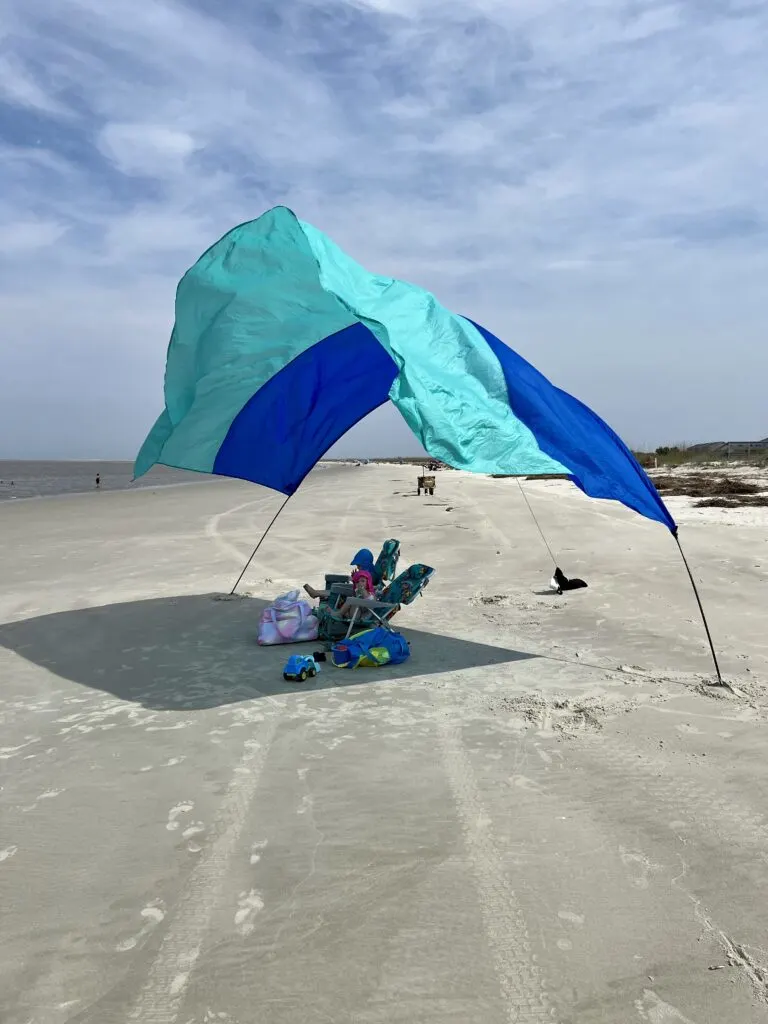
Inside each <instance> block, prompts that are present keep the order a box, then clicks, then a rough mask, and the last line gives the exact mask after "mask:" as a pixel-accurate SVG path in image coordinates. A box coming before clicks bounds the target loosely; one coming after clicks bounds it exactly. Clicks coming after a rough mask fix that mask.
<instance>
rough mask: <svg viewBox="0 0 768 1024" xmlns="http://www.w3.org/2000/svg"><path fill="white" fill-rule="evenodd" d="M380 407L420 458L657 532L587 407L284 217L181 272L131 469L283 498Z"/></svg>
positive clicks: (660, 517) (488, 339) (648, 492)
mask: <svg viewBox="0 0 768 1024" xmlns="http://www.w3.org/2000/svg"><path fill="white" fill-rule="evenodd" d="M388 400H391V401H392V402H393V404H394V405H395V406H396V407H397V409H398V410H399V411H400V413H401V414H402V415H403V417H404V419H405V420H406V422H407V423H408V425H409V426H410V428H411V430H412V431H413V433H414V434H415V435H416V437H417V438H418V439H419V441H420V442H421V443H422V445H423V446H424V448H425V449H426V450H427V451H428V452H429V454H430V455H431V456H433V457H434V458H436V459H440V460H442V461H444V462H446V463H447V464H449V465H451V466H454V467H456V468H458V469H467V470H472V471H474V472H478V473H495V474H510V475H513V474H519V475H527V476H537V475H546V474H553V473H554V474H565V475H568V476H570V477H571V478H572V479H573V480H574V482H575V483H576V484H577V485H578V486H579V487H581V488H582V489H583V490H584V491H585V492H586V493H587V494H590V495H591V496H593V497H599V498H610V499H614V500H617V501H620V502H623V504H625V505H627V506H628V507H630V508H632V509H635V510H636V511H637V512H640V513H641V514H642V515H645V516H647V517H648V518H650V519H655V520H657V521H659V522H662V523H664V524H665V525H666V526H668V527H669V528H670V529H671V530H673V531H674V530H675V529H676V527H675V524H674V521H673V519H672V517H671V516H670V514H669V512H668V511H667V509H666V507H665V506H664V504H663V502H662V501H661V498H660V497H659V495H658V494H657V492H656V490H655V488H654V487H653V484H652V483H651V481H650V480H649V479H648V477H647V475H646V474H645V473H644V472H643V470H642V469H641V467H640V466H639V464H638V463H637V461H636V460H635V458H634V456H633V455H632V454H631V452H630V451H629V450H628V448H627V447H626V445H624V443H623V442H622V441H621V440H620V438H619V437H617V435H616V434H614V433H613V431H612V430H611V429H610V428H609V427H608V426H607V425H606V424H605V423H604V422H603V421H602V420H601V419H600V418H599V417H598V416H596V415H595V414H594V413H593V412H592V411H591V410H590V409H588V408H587V407H586V406H584V405H582V404H581V403H580V402H578V401H577V400H576V399H574V398H572V397H571V396H570V395H568V394H566V393H565V392H563V391H561V390H559V389H558V388H556V387H554V386H553V385H552V384H551V383H550V382H549V381H548V380H547V379H546V378H545V377H543V376H542V375H541V374H540V373H539V372H538V371H537V370H535V369H534V367H532V366H531V365H530V364H529V363H527V362H526V361H525V360H524V359H522V358H521V357H520V356H519V355H517V353H515V352H514V351H513V350H512V349H510V348H508V347H507V346H506V345H504V344H503V343H502V342H501V341H499V339H498V338H495V337H494V336H493V335H492V334H490V333H489V332H487V331H485V330H484V328H482V327H480V326H479V325H477V324H475V323H473V322H472V321H470V320H468V319H465V318H464V317H461V316H458V315H457V314H455V313H451V312H450V311H449V310H447V309H445V308H444V307H443V306H441V305H440V303H439V302H438V301H437V300H436V299H435V298H434V296H433V295H431V294H430V293H429V292H426V291H425V290H424V289H422V288H418V287H416V286H415V285H411V284H407V283H405V282H403V281H398V280H396V279H394V278H390V277H380V276H378V275H375V274H371V273H369V272H368V271H366V270H364V269H363V268H362V267H361V266H359V264H357V263H355V262H354V260H352V259H351V258H350V257H349V256H347V255H346V254H345V253H344V252H342V251H341V249H339V248H338V247H337V246H336V245H334V243H333V242H332V241H331V240H330V239H329V238H327V237H326V236H325V235H323V234H322V233H321V232H319V231H318V230H317V229H315V228H313V227H312V226H311V225H309V224H306V223H304V222H303V221H300V220H298V218H297V217H296V216H295V215H294V214H293V213H292V212H291V211H290V210H288V209H286V208H285V207H276V208H275V209H273V210H270V211H268V212H267V213H265V214H264V215H263V216H261V217H259V218H258V219H257V220H254V221H249V222H248V223H246V224H241V225H240V226H239V227H236V228H234V229H233V230H232V231H230V232H228V233H227V234H226V235H225V236H224V237H223V238H222V239H220V241H218V242H217V243H216V244H215V245H214V246H212V247H211V248H210V249H209V250H208V251H207V252H206V253H204V255H203V256H201V257H200V259H199V260H198V261H197V263H196V264H195V265H194V266H193V267H192V268H191V269H190V270H189V271H187V273H186V274H185V275H184V277H183V278H182V280H181V282H180V283H179V286H178V290H177V294H176V322H175V325H174V329H173V333H172V335H171V342H170V346H169V349H168V358H167V365H166V373H165V409H164V411H163V412H162V414H161V415H160V417H159V419H158V420H157V422H156V424H155V426H154V427H153V428H152V430H151V432H150V434H149V436H148V437H147V439H146V441H145V442H144V445H143V446H142V449H141V451H140V452H139V455H138V458H137V461H136V475H137V476H141V475H142V474H144V473H146V472H147V471H148V470H149V469H150V468H151V467H152V466H153V465H154V464H155V463H161V464H163V465H166V466H175V467H178V468H183V469H192V470H198V471H200V472H204V473H217V474H222V475H226V476H233V477H239V478H241V479H245V480H251V481H253V482H255V483H259V484H263V485H265V486H267V487H272V488H274V489H275V490H278V491H282V492H283V493H285V494H291V493H293V492H294V491H295V490H296V488H297V487H298V486H299V485H300V483H301V481H302V480H303V479H304V477H305V476H306V474H307V473H308V472H309V471H310V470H311V469H312V467H313V466H314V465H315V464H316V462H317V461H318V459H320V458H321V457H322V456H323V454H325V452H326V451H327V450H328V448H330V447H331V445H332V444H334V443H335V441H337V440H338V439H339V438H340V437H341V436H342V435H343V434H344V433H346V431H347V430H349V429H350V427H352V426H353V425H354V424H355V423H356V422H358V420H360V419H361V418H362V417H363V416H365V415H367V414H368V413H369V412H371V411H372V410H373V409H375V408H376V407H377V406H379V405H381V404H383V403H384V402H386V401H388Z"/></svg>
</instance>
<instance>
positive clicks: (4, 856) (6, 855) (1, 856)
mask: <svg viewBox="0 0 768 1024" xmlns="http://www.w3.org/2000/svg"><path fill="white" fill-rule="evenodd" d="M18 849H19V848H18V846H6V848H5V849H4V850H0V864H2V862H3V861H4V860H10V859H11V857H13V855H14V854H15V853H16V852H17V851H18Z"/></svg>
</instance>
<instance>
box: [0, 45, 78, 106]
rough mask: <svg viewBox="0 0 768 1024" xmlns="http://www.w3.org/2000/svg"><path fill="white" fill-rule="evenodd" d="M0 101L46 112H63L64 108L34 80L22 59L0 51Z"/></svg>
mask: <svg viewBox="0 0 768 1024" xmlns="http://www.w3.org/2000/svg"><path fill="white" fill-rule="evenodd" d="M0 101H4V102H6V103H9V104H11V105H14V106H19V107H27V108H29V109H30V110H39V111H43V112H44V113H48V114H64V113H66V110H65V108H64V107H63V106H62V105H61V104H60V103H58V102H57V101H56V100H55V99H54V98H53V97H52V96H51V95H50V93H48V92H47V91H46V90H45V89H44V88H42V87H41V86H40V84H39V83H38V82H37V81H36V79H35V77H34V75H32V74H31V73H30V72H29V71H28V69H27V68H26V67H25V66H24V63H23V61H21V60H19V59H18V58H17V57H15V56H14V55H13V54H10V53H0Z"/></svg>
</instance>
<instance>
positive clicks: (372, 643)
mask: <svg viewBox="0 0 768 1024" xmlns="http://www.w3.org/2000/svg"><path fill="white" fill-rule="evenodd" d="M410 656H411V648H410V645H409V644H408V641H407V640H406V639H405V637H404V636H403V635H402V634H401V633H392V632H390V631H389V630H388V629H384V628H382V627H381V626H377V627H376V628H375V629H366V630H363V632H362V633H356V634H355V635H354V636H352V637H350V638H349V640H342V641H340V642H339V643H337V644H334V645H333V647H332V648H331V661H332V662H333V664H334V665H335V666H336V668H379V667H381V666H382V665H400V664H402V662H404V661H407V660H408V658H410Z"/></svg>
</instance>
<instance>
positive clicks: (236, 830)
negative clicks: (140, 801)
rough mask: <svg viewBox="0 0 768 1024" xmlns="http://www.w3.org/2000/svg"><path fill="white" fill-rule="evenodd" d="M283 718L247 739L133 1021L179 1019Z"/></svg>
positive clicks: (155, 1023)
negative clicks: (231, 862)
mask: <svg viewBox="0 0 768 1024" xmlns="http://www.w3.org/2000/svg"><path fill="white" fill-rule="evenodd" d="M279 720H280V716H279V715H278V714H277V713H275V714H273V715H272V716H271V717H269V718H268V719H267V720H266V721H265V722H264V723H263V725H262V726H261V728H260V730H259V732H258V733H257V735H256V737H255V738H254V739H250V740H246V742H245V751H244V753H243V756H242V757H241V758H240V761H239V763H238V765H237V767H236V768H235V770H234V772H233V775H232V780H231V782H230V784H229V788H228V790H227V792H226V795H225V796H224V800H223V802H222V804H221V807H220V809H219V813H218V814H217V815H216V818H215V820H214V823H213V826H212V828H211V834H212V836H213V837H214V838H213V840H212V842H211V843H210V845H209V846H208V847H207V848H206V849H205V850H204V851H203V853H202V854H201V855H200V859H199V860H198V861H197V864H196V866H195V868H194V869H193V871H192V873H191V875H190V876H189V878H188V879H187V881H186V883H185V886H184V891H183V894H182V896H181V898H180V899H179V902H178V903H177V904H176V907H175V908H174V911H173V913H172V914H171V915H170V921H169V925H168V929H167V931H166V934H165V937H164V938H163V941H162V943H161V945H160V949H159V951H158V954H157V957H156V958H155V961H154V963H153V964H152V967H151V968H150V971H149V977H148V978H147V981H146V983H145V985H144V987H143V989H142V991H141V993H140V995H139V997H138V999H137V1000H136V1002H135V1004H134V1007H133V1010H132V1011H131V1013H130V1015H129V1017H128V1020H129V1021H140V1022H141V1024H175V1022H176V1020H177V1018H178V1015H179V1011H180V1010H181V1007H182V1002H183V1000H184V995H185V992H186V988H187V985H188V983H189V978H190V975H191V973H192V970H193V968H194V966H195V963H196V962H197V959H198V957H199V956H200V951H201V949H202V946H203V941H204V940H205V936H206V933H207V931H208V928H209V926H210V923H211V917H212V915H213V912H214V910H215V908H216V906H217V904H218V902H219V899H220V897H221V892H222V889H223V886H224V882H225V880H226V877H227V869H228V865H229V862H230V860H231V858H232V855H233V853H234V850H235V846H236V845H237V841H238V839H239V838H240V833H241V831H242V829H243V825H244V822H245V818H246V815H247V813H248V808H249V806H250V804H251V801H252V800H253V798H254V795H255V793H256V789H257V787H258V784H259V778H260V776H261V772H262V769H263V767H264V763H265V761H266V759H267V755H268V753H269V749H270V746H271V744H272V740H273V739H274V736H275V732H276V730H277V726H278V722H279Z"/></svg>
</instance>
